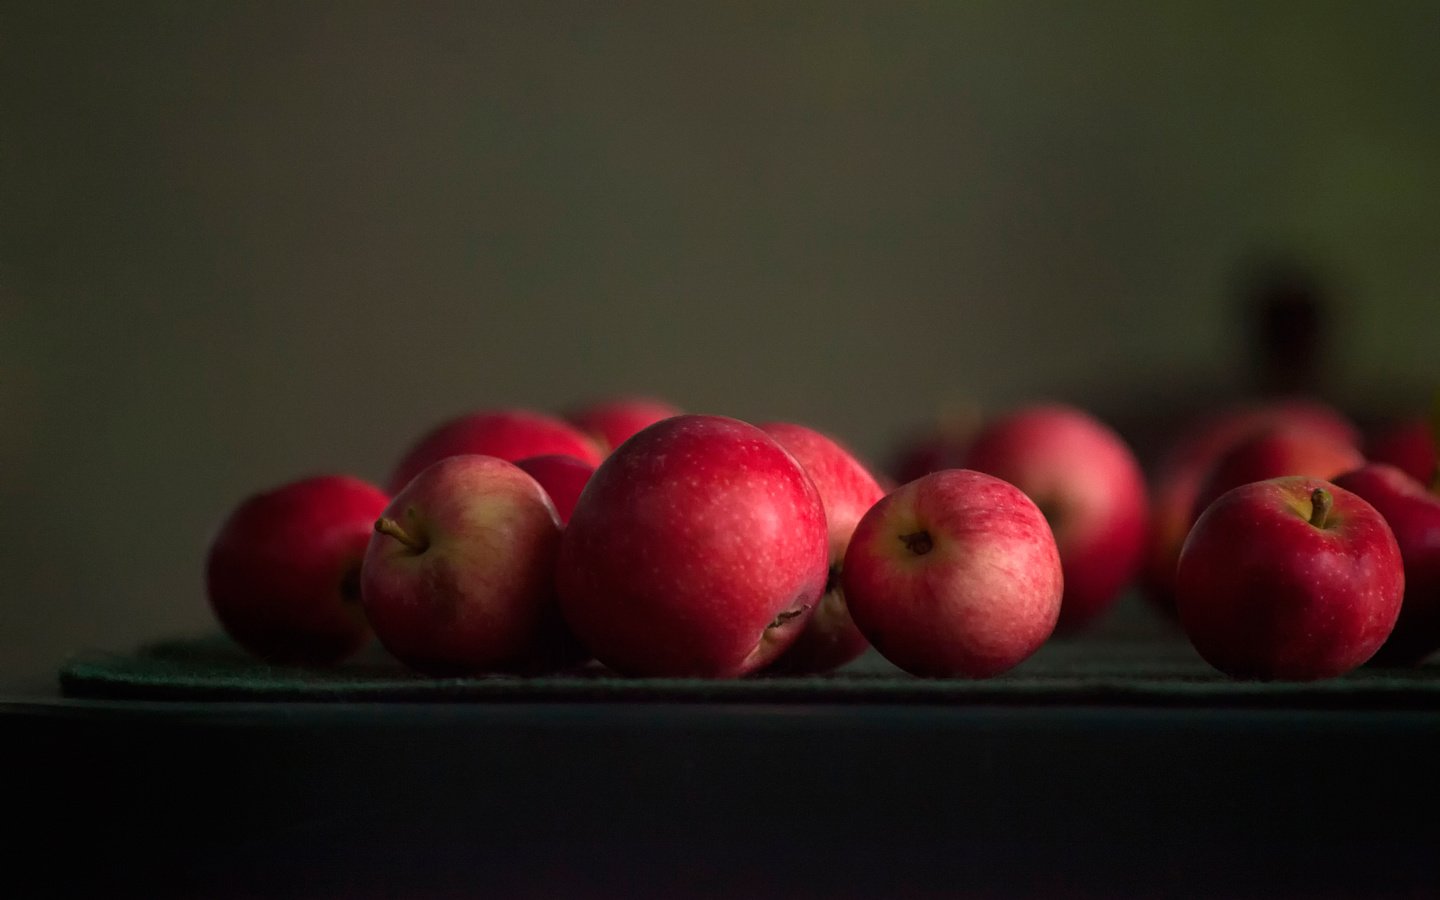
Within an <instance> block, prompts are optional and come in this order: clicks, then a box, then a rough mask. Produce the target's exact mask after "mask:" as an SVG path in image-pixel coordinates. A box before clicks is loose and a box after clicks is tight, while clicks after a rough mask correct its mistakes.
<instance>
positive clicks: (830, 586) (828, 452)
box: [760, 422, 885, 673]
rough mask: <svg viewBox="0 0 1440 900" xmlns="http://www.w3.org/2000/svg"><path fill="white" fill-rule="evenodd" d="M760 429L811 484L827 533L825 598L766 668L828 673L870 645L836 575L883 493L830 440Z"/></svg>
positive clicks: (778, 426)
mask: <svg viewBox="0 0 1440 900" xmlns="http://www.w3.org/2000/svg"><path fill="white" fill-rule="evenodd" d="M760 427H761V429H762V430H764V431H765V432H766V433H767V434H769V435H770V436H771V437H772V438H774V439H775V440H776V441H778V442H779V443H780V446H782V447H784V448H785V449H786V450H788V451H790V455H791V456H793V457H795V459H796V461H797V462H799V463H800V466H801V468H803V469H804V470H805V472H806V474H808V475H809V476H810V480H812V481H813V482H815V488H816V489H817V490H818V491H819V492H820V501H821V502H822V503H823V504H824V505H825V521H826V523H827V525H828V528H829V531H830V575H829V578H828V579H827V581H826V583H825V594H824V596H823V597H821V598H820V605H819V607H818V608H817V609H816V610H815V613H814V615H812V616H811V617H810V620H809V622H808V623H807V624H806V626H805V629H804V630H803V631H801V632H800V636H799V637H798V638H796V639H795V643H793V644H791V645H790V646H789V648H788V649H786V651H785V652H784V653H782V654H780V657H779V658H778V659H777V660H776V661H775V663H774V664H773V665H772V666H771V667H770V668H771V670H772V671H783V672H789V673H803V672H824V671H828V670H830V669H833V668H835V667H837V666H842V665H844V664H845V663H847V662H849V661H850V660H852V659H854V658H855V657H857V656H859V655H860V654H861V653H863V652H865V648H866V647H868V646H870V644H869V642H868V641H866V640H865V636H864V635H863V634H861V633H860V629H858V628H856V627H855V623H854V622H853V621H852V620H851V618H850V611H849V610H848V609H847V608H846V606H845V592H844V590H842V588H841V584H840V571H841V563H842V562H843V561H844V559H845V548H846V547H848V546H849V545H850V533H851V532H852V531H854V530H855V523H857V522H859V521H860V517H861V516H863V515H865V513H866V512H868V511H869V509H870V507H872V506H874V505H875V502H876V501H877V500H879V499H880V498H881V497H883V496H885V492H884V491H882V490H881V489H880V485H879V484H877V483H876V481H875V478H874V476H872V475H871V474H870V472H869V471H867V470H866V468H865V467H864V466H863V465H861V464H860V462H859V460H857V459H856V458H855V457H854V455H852V454H851V453H850V451H849V450H847V449H845V448H844V447H842V446H840V444H838V443H837V442H836V441H835V440H834V439H832V438H830V437H827V436H826V435H823V434H821V433H820V432H818V431H813V430H811V429H809V428H806V427H805V426H803V425H794V424H791V423H789V422H770V423H768V424H765V425H761V426H760Z"/></svg>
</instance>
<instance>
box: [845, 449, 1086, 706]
mask: <svg viewBox="0 0 1440 900" xmlns="http://www.w3.org/2000/svg"><path fill="white" fill-rule="evenodd" d="M842 578H843V581H844V587H845V596H846V598H847V599H848V601H849V604H850V611H851V615H852V616H853V617H854V620H855V623H856V625H858V626H859V628H860V630H861V632H862V633H864V635H865V636H866V637H867V638H869V640H870V642H871V643H872V644H874V645H875V649H877V650H879V651H880V654H881V655H882V656H884V657H885V658H886V659H888V660H889V661H890V662H892V663H894V664H895V665H897V666H899V667H900V668H902V669H904V670H905V671H907V672H910V673H911V674H914V675H921V676H927V677H948V676H964V677H968V678H986V677H989V676H992V675H998V674H999V673H1001V672H1004V671H1006V670H1007V669H1010V668H1012V667H1014V666H1015V665H1018V664H1019V663H1020V662H1021V661H1023V660H1024V659H1025V658H1027V657H1028V656H1030V655H1031V654H1032V653H1034V652H1035V650H1036V649H1038V648H1039V647H1040V645H1042V644H1043V643H1044V642H1045V640H1046V639H1047V638H1048V637H1049V636H1050V634H1051V632H1052V631H1053V630H1054V628H1055V623H1056V620H1057V619H1058V618H1059V616H1060V614H1061V597H1062V594H1063V593H1064V576H1063V574H1062V571H1061V558H1060V551H1059V550H1058V549H1057V547H1056V543H1055V537H1054V535H1053V534H1052V533H1051V531H1050V526H1049V525H1048V524H1047V523H1046V521H1045V517H1044V516H1043V515H1042V514H1041V512H1040V509H1039V507H1037V506H1036V505H1035V503H1034V502H1033V501H1032V500H1030V498H1028V497H1026V496H1025V494H1024V493H1023V492H1021V491H1020V489H1019V488H1017V487H1015V486H1014V485H1012V484H1009V483H1007V482H1004V481H1001V480H1000V479H998V478H994V477H992V476H989V475H984V474H981V473H979V472H974V471H970V470H967V469H947V470H945V471H942V472H935V473H933V474H930V475H926V476H924V477H923V478H920V479H919V480H917V481H912V482H910V483H909V484H906V485H902V486H901V487H899V488H897V489H896V490H895V491H894V492H892V493H890V494H888V495H887V496H885V497H884V498H883V499H881V500H880V501H879V502H878V503H876V504H875V505H874V506H873V507H872V508H871V509H870V511H869V512H867V513H866V514H865V515H864V517H862V518H861V519H860V523H859V524H858V525H857V526H856V527H855V532H854V535H853V536H852V537H851V539H850V547H849V550H848V551H847V552H846V554H845V561H844V569H843V575H842Z"/></svg>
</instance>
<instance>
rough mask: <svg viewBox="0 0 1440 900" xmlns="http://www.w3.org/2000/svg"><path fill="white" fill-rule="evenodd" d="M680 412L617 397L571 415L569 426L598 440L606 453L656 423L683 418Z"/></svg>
mask: <svg viewBox="0 0 1440 900" xmlns="http://www.w3.org/2000/svg"><path fill="white" fill-rule="evenodd" d="M680 412H681V410H680V409H679V408H678V407H676V406H672V405H671V404H669V403H666V402H665V401H664V400H656V399H654V398H652V397H615V398H612V399H609V400H600V401H596V402H594V403H590V404H588V405H586V406H582V407H580V408H579V409H576V410H573V411H571V412H570V413H568V414H567V415H566V416H565V418H566V420H567V421H569V422H570V424H572V425H574V426H575V427H576V428H579V429H580V430H581V431H584V432H585V433H586V434H589V435H591V436H593V437H594V438H595V440H596V441H597V442H598V443H599V444H600V446H601V447H602V448H603V449H604V450H605V452H606V453H609V452H611V451H613V450H614V449H615V448H616V447H618V446H620V445H621V444H623V443H625V442H626V441H627V440H629V439H630V438H631V437H632V436H633V435H634V434H635V433H636V432H638V431H640V430H642V429H645V428H649V427H650V426H651V425H654V424H655V423H656V422H659V421H662V420H664V419H669V418H672V417H674V416H678V415H680Z"/></svg>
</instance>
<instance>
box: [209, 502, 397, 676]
mask: <svg viewBox="0 0 1440 900" xmlns="http://www.w3.org/2000/svg"><path fill="white" fill-rule="evenodd" d="M387 503H389V498H388V497H386V496H385V494H384V493H382V492H381V491H380V489H379V488H377V487H375V486H373V485H371V484H368V483H367V482H364V481H361V480H359V479H357V478H351V477H348V476H345V475H322V476H317V477H313V478H306V479H303V480H301V481H296V482H292V483H290V484H287V485H284V486H282V487H279V488H276V489H275V490H272V491H267V492H265V493H262V494H257V495H255V496H253V497H251V498H249V499H247V500H246V501H245V502H244V503H242V504H241V505H240V506H239V507H238V508H237V509H236V510H235V511H234V512H233V513H231V514H230V517H229V518H228V519H227V520H226V521H225V524H224V525H223V526H222V527H221V529H220V531H219V533H218V534H217V535H216V537H215V539H214V541H213V542H212V544H211V546H210V553H209V557H208V559H207V561H206V565H205V584H206V588H207V592H208V594H209V598H210V606H211V608H212V609H213V610H214V611H215V616H216V618H218V619H219V620H220V625H221V627H223V628H224V629H225V632H226V633H227V634H229V635H230V637H231V638H233V639H234V640H235V642H236V643H238V644H239V645H240V646H241V647H243V648H245V649H246V650H247V651H249V652H250V653H252V654H254V655H256V656H258V657H261V658H262V659H266V660H269V661H271V662H276V663H301V664H313V665H325V664H329V663H334V662H338V661H340V660H341V659H344V658H345V657H347V656H349V655H350V654H352V653H354V652H355V651H356V650H358V649H360V647H361V646H362V645H363V644H364V643H365V642H366V640H367V639H368V638H369V636H370V628H369V626H368V625H366V623H365V618H364V616H363V615H362V613H361V611H360V561H361V559H362V557H364V555H365V546H366V545H367V544H368V543H369V541H370V532H371V529H372V527H373V526H374V524H375V517H376V516H378V515H380V511H381V510H383V509H384V508H385V505H386V504H387Z"/></svg>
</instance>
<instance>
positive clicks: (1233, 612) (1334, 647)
mask: <svg viewBox="0 0 1440 900" xmlns="http://www.w3.org/2000/svg"><path fill="white" fill-rule="evenodd" d="M1316 488H1324V489H1325V490H1327V491H1329V492H1330V494H1331V496H1332V497H1333V498H1334V507H1333V509H1332V510H1331V513H1330V516H1329V520H1328V523H1327V525H1326V527H1324V528H1317V527H1315V526H1313V525H1311V524H1310V521H1309V519H1310V516H1311V511H1312V506H1311V500H1310V498H1311V495H1312V492H1313V491H1314V490H1315V489H1316ZM1176 586H1177V587H1176V598H1175V599H1176V611H1177V612H1178V613H1179V616H1180V624H1181V626H1182V627H1183V628H1184V629H1185V633H1186V635H1188V636H1189V638H1190V642H1191V643H1192V644H1193V645H1194V646H1195V649H1196V650H1197V651H1199V653H1200V655H1201V656H1202V657H1204V658H1205V660H1206V661H1207V662H1209V663H1210V664H1211V665H1212V666H1214V667H1215V668H1217V669H1219V670H1220V671H1222V672H1225V673H1226V674H1229V675H1232V676H1234V677H1237V678H1250V679H1263V680H1271V679H1276V680H1294V681H1308V680H1315V679H1321V678H1331V677H1334V676H1337V675H1343V674H1344V673H1346V672H1349V671H1351V670H1352V669H1354V668H1356V667H1357V666H1359V665H1361V664H1362V663H1364V662H1365V661H1366V660H1368V659H1369V658H1370V657H1371V656H1373V655H1374V654H1375V651H1376V650H1378V649H1380V645H1381V644H1383V643H1384V642H1385V639H1386V638H1387V637H1388V636H1389V635H1390V632H1391V629H1392V628H1394V626H1395V620H1396V617H1397V616H1398V615H1399V613H1400V602H1401V598H1402V596H1403V595H1404V592H1405V574H1404V567H1403V565H1402V563H1401V557H1400V548H1399V546H1398V545H1397V544H1396V542H1395V537H1394V535H1393V534H1392V533H1391V531H1390V528H1389V526H1387V525H1386V524H1385V520H1384V519H1383V518H1382V517H1381V515H1380V513H1379V512H1377V511H1376V510H1375V508H1374V507H1373V506H1371V505H1370V504H1369V503H1366V502H1365V501H1364V500H1363V499H1361V498H1360V497H1359V496H1357V495H1355V494H1353V493H1351V492H1350V491H1347V490H1345V489H1343V488H1339V487H1336V486H1335V485H1333V484H1331V483H1329V482H1327V481H1323V480H1321V479H1318V478H1304V477H1289V478H1276V479H1271V480H1268V481H1259V482H1252V483H1250V484H1245V485H1241V486H1240V487H1237V488H1234V489H1232V490H1231V491H1229V492H1227V493H1225V494H1223V495H1221V496H1220V498H1219V499H1217V500H1216V501H1215V502H1214V503H1212V504H1211V505H1210V506H1209V507H1208V508H1207V509H1206V510H1205V512H1204V514H1203V515H1201V516H1200V519H1199V521H1197V522H1196V523H1195V527H1194V528H1192V529H1191V531H1190V536H1189V537H1188V538H1186V540H1185V545H1184V547H1183V548H1182V549H1181V551H1180V563H1179V568H1178V570H1177V571H1176Z"/></svg>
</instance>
